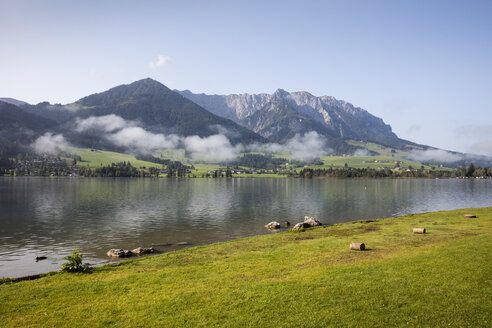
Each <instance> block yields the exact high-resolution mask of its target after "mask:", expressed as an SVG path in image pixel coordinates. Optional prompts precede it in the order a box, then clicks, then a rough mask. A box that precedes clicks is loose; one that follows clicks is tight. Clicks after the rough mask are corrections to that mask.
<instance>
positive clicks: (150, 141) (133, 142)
mask: <svg viewBox="0 0 492 328" xmlns="http://www.w3.org/2000/svg"><path fill="white" fill-rule="evenodd" d="M75 131H77V132H86V131H95V132H100V133H101V132H102V133H103V135H102V138H104V139H106V140H107V141H109V142H110V143H112V144H114V145H115V146H118V147H124V148H126V149H128V150H130V151H132V152H144V153H149V152H152V151H154V150H156V149H169V148H176V147H177V146H178V144H179V142H180V138H179V137H178V136H176V135H173V134H171V135H164V134H162V133H152V132H149V131H146V130H144V129H143V128H141V127H139V126H138V122H136V121H127V120H125V119H123V118H122V117H120V116H117V115H114V114H111V115H105V116H91V117H88V118H86V119H83V120H80V119H79V120H77V121H76V123H75Z"/></svg>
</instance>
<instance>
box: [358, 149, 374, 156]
mask: <svg viewBox="0 0 492 328" xmlns="http://www.w3.org/2000/svg"><path fill="white" fill-rule="evenodd" d="M354 156H371V153H370V152H369V151H368V150H367V149H357V150H356V151H355V152H354Z"/></svg>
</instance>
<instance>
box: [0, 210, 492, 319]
mask: <svg viewBox="0 0 492 328" xmlns="http://www.w3.org/2000/svg"><path fill="white" fill-rule="evenodd" d="M466 213H472V214H476V215H477V216H478V218H476V219H465V218H464V217H463V214H466ZM413 227H425V228H426V229H427V231H428V233H427V234H425V235H414V234H413V233H412V232H411V230H412V228H413ZM491 232H492V207H489V208H481V209H466V210H456V211H447V212H433V213H424V214H416V215H407V216H404V217H398V218H389V219H380V220H365V221H358V222H354V223H345V224H337V225H334V226H329V227H328V226H327V227H320V228H313V229H307V230H306V231H305V232H298V233H295V232H290V231H287V232H282V233H274V234H270V235H264V236H257V237H252V238H244V239H239V240H235V241H231V242H226V243H217V244H212V245H209V246H200V247H194V248H190V249H187V250H182V251H177V252H172V253H166V254H161V255H156V256H153V257H148V258H144V259H140V260H134V261H128V262H125V263H123V264H122V265H120V266H119V267H109V266H105V267H100V268H97V269H96V270H95V271H94V272H93V273H92V274H68V273H57V274H54V275H50V276H46V277H43V278H41V279H38V280H33V281H22V282H17V283H4V284H3V285H0V320H1V322H2V327H64V326H67V327H68V326H69V327H105V326H114V327H328V326H335V327H339V326H340V327H361V326H365V327H396V326H398V327H400V326H410V327H444V326H446V327H448V326H451V327H490V326H491V324H492V322H491V317H490V313H492V279H491V278H492V276H491V274H490V272H491V269H492V256H491V253H490V249H491V248H492V238H491ZM351 241H362V242H364V243H366V247H367V248H369V250H367V251H363V252H357V251H350V250H349V249H348V245H349V243H350V242H351Z"/></svg>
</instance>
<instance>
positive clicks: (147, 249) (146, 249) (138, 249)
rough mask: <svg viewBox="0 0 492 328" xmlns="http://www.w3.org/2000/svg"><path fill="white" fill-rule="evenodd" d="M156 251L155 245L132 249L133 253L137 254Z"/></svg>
mask: <svg viewBox="0 0 492 328" xmlns="http://www.w3.org/2000/svg"><path fill="white" fill-rule="evenodd" d="M154 252H155V248H154V247H149V248H146V247H137V248H135V249H134V250H132V253H133V254H136V255H144V254H152V253H154Z"/></svg>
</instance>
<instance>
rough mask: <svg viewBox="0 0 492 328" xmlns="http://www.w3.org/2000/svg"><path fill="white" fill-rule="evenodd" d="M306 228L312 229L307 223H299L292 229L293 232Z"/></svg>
mask: <svg viewBox="0 0 492 328" xmlns="http://www.w3.org/2000/svg"><path fill="white" fill-rule="evenodd" d="M305 228H311V225H310V224H309V223H307V222H299V223H298V224H296V225H295V226H294V228H292V230H301V229H305Z"/></svg>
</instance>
